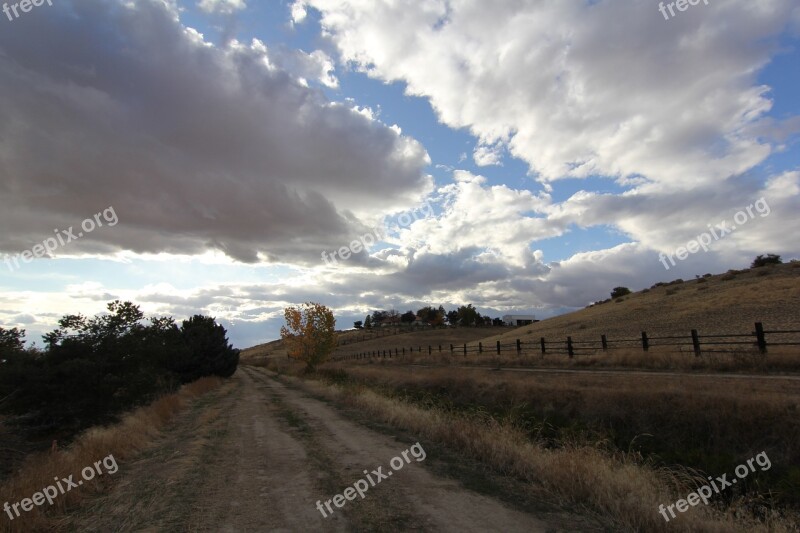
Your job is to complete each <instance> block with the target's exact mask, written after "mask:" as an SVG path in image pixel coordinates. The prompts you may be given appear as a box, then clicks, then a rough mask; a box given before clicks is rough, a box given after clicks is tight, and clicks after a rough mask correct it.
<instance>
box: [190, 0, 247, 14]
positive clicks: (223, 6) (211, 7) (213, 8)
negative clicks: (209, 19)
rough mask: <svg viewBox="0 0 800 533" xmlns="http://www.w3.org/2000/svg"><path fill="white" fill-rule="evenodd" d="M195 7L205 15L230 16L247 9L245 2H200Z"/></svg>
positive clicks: (213, 0) (233, 0) (230, 0)
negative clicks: (218, 14)
mask: <svg viewBox="0 0 800 533" xmlns="http://www.w3.org/2000/svg"><path fill="white" fill-rule="evenodd" d="M197 6H198V7H199V8H200V9H202V10H203V11H205V12H206V13H223V14H230V13H233V12H235V11H241V10H242V9H245V8H247V3H246V2H245V0H200V1H199V2H198V3H197Z"/></svg>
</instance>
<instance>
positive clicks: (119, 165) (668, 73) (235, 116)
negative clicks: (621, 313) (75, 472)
mask: <svg viewBox="0 0 800 533" xmlns="http://www.w3.org/2000/svg"><path fill="white" fill-rule="evenodd" d="M52 4H53V5H52V6H51V5H48V3H46V2H45V3H43V4H42V5H41V6H38V7H30V8H29V10H28V11H27V12H23V11H22V10H21V9H19V8H17V7H15V8H14V9H12V5H14V6H16V4H13V3H12V4H10V5H9V9H8V10H7V11H5V12H1V13H0V95H2V96H0V228H2V231H1V232H0V327H5V328H11V327H19V328H23V329H25V330H26V331H27V333H28V340H29V343H32V342H36V343H37V345H39V346H41V344H42V342H41V338H40V335H42V334H43V333H46V332H48V331H51V330H52V329H54V328H55V327H56V325H57V321H58V319H59V318H60V317H62V316H64V315H66V314H77V313H82V314H84V315H93V314H96V313H100V312H103V311H104V309H105V305H106V303H108V302H110V301H112V300H116V299H119V300H130V301H133V302H134V303H136V304H138V305H140V307H141V308H142V310H143V311H144V312H145V313H146V314H147V315H149V316H173V317H175V318H176V320H179V321H180V320H183V319H185V318H187V317H189V316H191V315H194V314H206V315H211V316H214V317H216V318H217V319H218V321H219V322H221V323H222V324H223V325H225V327H226V328H227V329H228V334H229V337H230V339H231V341H232V342H233V344H234V345H235V346H237V347H240V348H244V347H248V346H252V345H254V344H258V343H261V342H266V341H268V340H272V339H275V338H277V337H278V336H279V329H280V326H281V325H282V323H283V309H284V308H285V307H287V306H290V305H297V304H300V303H303V302H307V301H314V302H320V303H322V304H325V305H327V306H328V307H330V308H331V309H332V310H333V311H334V313H335V315H336V317H337V326H338V327H339V328H342V329H346V328H349V327H352V323H353V321H354V320H359V319H363V318H364V317H365V316H366V315H367V314H368V313H371V312H372V311H374V310H379V309H381V310H388V309H397V310H398V311H400V312H404V311H406V310H409V309H414V310H416V309H418V308H420V307H423V306H424V305H428V304H431V305H434V306H438V305H440V304H441V305H444V306H445V307H446V308H448V309H452V308H454V307H457V306H460V305H465V304H467V303H471V304H473V305H475V306H476V307H477V309H478V310H479V312H481V313H482V314H488V315H491V316H501V315H503V314H512V313H513V314H534V315H536V316H537V317H538V318H546V317H549V316H554V315H557V314H561V313H564V312H569V311H572V310H575V309H580V308H583V307H585V306H586V305H588V304H590V303H591V302H594V301H597V300H602V299H605V298H607V297H608V295H609V292H610V291H611V289H612V288H613V287H616V286H626V287H629V288H631V289H632V290H639V289H642V288H645V287H649V286H650V285H652V284H653V283H655V282H658V281H669V280H672V279H676V278H683V279H690V278H693V277H694V276H696V275H702V274H704V273H707V272H710V273H719V272H725V271H726V270H728V269H731V268H746V267H747V266H749V264H750V262H751V261H752V260H753V258H754V257H755V256H756V255H759V254H766V253H775V254H779V255H781V256H782V257H783V258H784V259H785V260H788V259H791V258H797V257H800V240H799V239H798V238H797V234H798V229H800V151H799V150H798V146H799V142H798V141H800V135H798V133H800V68H798V67H800V50H799V46H798V45H800V6H798V5H797V3H796V2H794V0H759V1H758V2H753V1H752V0H726V1H725V2H717V1H711V2H708V3H707V4H706V3H705V2H704V1H699V2H698V3H697V5H694V6H693V5H685V6H684V7H685V9H684V10H683V11H680V10H678V9H677V6H676V5H673V4H671V3H670V2H666V3H661V6H663V9H660V5H659V3H658V2H654V1H652V0H647V1H645V0H641V1H640V0H591V1H587V0H499V1H496V2H485V1H478V0H420V1H414V2H396V1H391V0H288V1H279V0H199V1H198V0H182V1H176V0H125V1H122V0H75V1H71V0H54V1H53V2H52ZM334 254H335V255H334Z"/></svg>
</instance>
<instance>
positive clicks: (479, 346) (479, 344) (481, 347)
mask: <svg viewBox="0 0 800 533" xmlns="http://www.w3.org/2000/svg"><path fill="white" fill-rule="evenodd" d="M478 353H483V343H482V342H479V343H478Z"/></svg>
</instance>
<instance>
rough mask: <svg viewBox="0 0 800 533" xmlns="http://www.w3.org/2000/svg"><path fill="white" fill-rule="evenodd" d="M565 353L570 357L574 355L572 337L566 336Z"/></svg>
mask: <svg viewBox="0 0 800 533" xmlns="http://www.w3.org/2000/svg"><path fill="white" fill-rule="evenodd" d="M567 354H568V355H569V356H570V357H574V356H575V350H574V349H573V347H572V337H567Z"/></svg>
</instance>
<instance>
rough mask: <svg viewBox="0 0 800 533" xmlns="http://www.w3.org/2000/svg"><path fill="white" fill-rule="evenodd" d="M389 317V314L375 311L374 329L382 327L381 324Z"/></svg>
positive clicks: (373, 318) (373, 315) (373, 314)
mask: <svg viewBox="0 0 800 533" xmlns="http://www.w3.org/2000/svg"><path fill="white" fill-rule="evenodd" d="M388 316H389V313H387V312H386V311H374V312H373V313H372V327H374V328H376V327H378V326H380V325H381V322H383V321H384V320H386V317H388Z"/></svg>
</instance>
